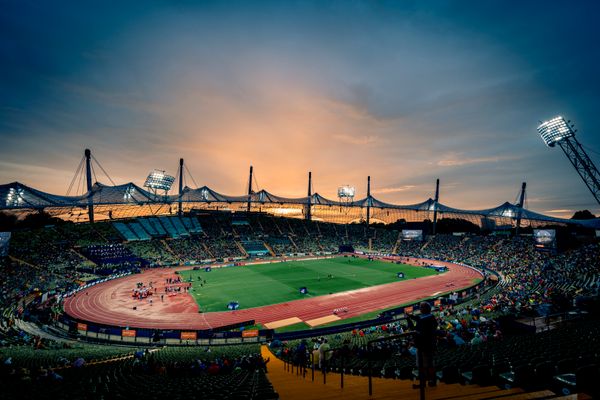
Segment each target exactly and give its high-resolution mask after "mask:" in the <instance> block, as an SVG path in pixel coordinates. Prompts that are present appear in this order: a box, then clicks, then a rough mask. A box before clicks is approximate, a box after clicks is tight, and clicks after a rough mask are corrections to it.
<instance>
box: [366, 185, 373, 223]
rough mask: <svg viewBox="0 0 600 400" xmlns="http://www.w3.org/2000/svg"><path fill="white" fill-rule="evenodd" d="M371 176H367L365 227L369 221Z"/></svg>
mask: <svg viewBox="0 0 600 400" xmlns="http://www.w3.org/2000/svg"><path fill="white" fill-rule="evenodd" d="M371 203H372V200H371V176H368V177H367V228H368V227H369V224H370V223H371Z"/></svg>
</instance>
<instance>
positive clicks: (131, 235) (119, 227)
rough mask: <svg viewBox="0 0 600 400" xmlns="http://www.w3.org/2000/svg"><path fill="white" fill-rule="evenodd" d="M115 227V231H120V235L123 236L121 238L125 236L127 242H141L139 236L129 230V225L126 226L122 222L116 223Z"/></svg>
mask: <svg viewBox="0 0 600 400" xmlns="http://www.w3.org/2000/svg"><path fill="white" fill-rule="evenodd" d="M113 226H114V227H115V229H116V230H117V231H119V233H120V234H121V236H123V239H125V240H140V239H139V238H138V237H137V235H136V234H135V233H133V232H132V231H131V229H129V228H128V227H127V225H125V224H124V223H122V222H114V223H113Z"/></svg>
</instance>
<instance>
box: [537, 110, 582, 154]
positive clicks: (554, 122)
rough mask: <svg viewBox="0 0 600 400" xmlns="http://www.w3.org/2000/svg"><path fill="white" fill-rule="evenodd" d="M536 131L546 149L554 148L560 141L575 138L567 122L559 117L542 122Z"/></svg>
mask: <svg viewBox="0 0 600 400" xmlns="http://www.w3.org/2000/svg"><path fill="white" fill-rule="evenodd" d="M537 130H538V132H539V134H540V136H541V137H542V140H543V141H544V143H546V146H548V147H554V146H555V145H556V143H558V142H560V141H561V140H563V139H565V138H568V137H572V136H575V133H574V132H573V130H572V129H571V127H570V126H569V124H568V123H567V121H565V119H564V118H563V117H560V116H558V117H555V118H552V119H551V120H549V121H545V122H543V123H542V124H541V125H540V126H538V128H537Z"/></svg>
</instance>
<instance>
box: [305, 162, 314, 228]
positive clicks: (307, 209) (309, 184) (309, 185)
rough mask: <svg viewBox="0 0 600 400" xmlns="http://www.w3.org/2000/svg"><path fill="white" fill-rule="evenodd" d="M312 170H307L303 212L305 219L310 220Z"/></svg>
mask: <svg viewBox="0 0 600 400" xmlns="http://www.w3.org/2000/svg"><path fill="white" fill-rule="evenodd" d="M311 189H312V172H310V171H308V196H307V201H306V213H304V217H305V218H306V220H307V221H310V219H311V217H312V215H311V204H312V190H311Z"/></svg>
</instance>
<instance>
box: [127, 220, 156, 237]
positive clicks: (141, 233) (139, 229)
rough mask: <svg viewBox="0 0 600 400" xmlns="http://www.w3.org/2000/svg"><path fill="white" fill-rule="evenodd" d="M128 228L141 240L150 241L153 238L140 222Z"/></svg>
mask: <svg viewBox="0 0 600 400" xmlns="http://www.w3.org/2000/svg"><path fill="white" fill-rule="evenodd" d="M128 228H129V229H130V230H131V231H132V232H133V233H135V234H136V236H137V237H138V238H140V240H150V239H152V237H151V236H150V235H149V234H148V232H146V231H145V230H144V227H143V226H142V225H141V224H140V223H139V222H131V223H129V225H128Z"/></svg>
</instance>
